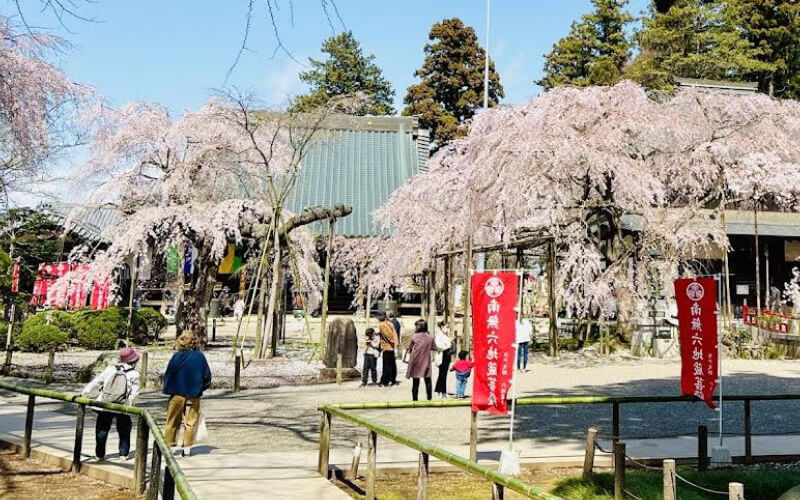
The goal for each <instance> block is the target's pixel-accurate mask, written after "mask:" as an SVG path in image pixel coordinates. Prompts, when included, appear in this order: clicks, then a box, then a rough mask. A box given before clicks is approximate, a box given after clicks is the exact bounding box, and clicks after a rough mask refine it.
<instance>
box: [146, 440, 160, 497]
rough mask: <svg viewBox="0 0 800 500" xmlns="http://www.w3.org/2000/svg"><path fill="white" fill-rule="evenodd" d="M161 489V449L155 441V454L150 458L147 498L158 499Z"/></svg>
mask: <svg viewBox="0 0 800 500" xmlns="http://www.w3.org/2000/svg"><path fill="white" fill-rule="evenodd" d="M159 490H161V449H160V448H159V447H158V445H157V444H156V443H153V456H152V459H151V460H150V485H149V486H148V489H147V500H158V494H159Z"/></svg>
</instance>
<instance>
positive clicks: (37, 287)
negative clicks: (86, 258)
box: [30, 262, 111, 309]
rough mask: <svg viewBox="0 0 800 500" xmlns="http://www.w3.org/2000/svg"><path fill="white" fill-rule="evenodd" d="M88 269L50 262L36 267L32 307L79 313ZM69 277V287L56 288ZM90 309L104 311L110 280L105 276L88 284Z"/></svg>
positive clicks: (84, 304)
mask: <svg viewBox="0 0 800 500" xmlns="http://www.w3.org/2000/svg"><path fill="white" fill-rule="evenodd" d="M88 271H89V266H88V265H87V264H70V263H69V262H54V263H41V264H39V274H38V275H37V276H36V280H35V281H34V283H33V295H32V296H31V301H30V304H31V305H32V306H39V307H41V306H48V307H52V308H54V309H81V308H83V307H86V300H87V297H88V292H89V288H90V287H89V285H88V284H87V283H86V280H87V277H86V276H87V274H88ZM67 274H70V276H72V278H71V279H70V282H69V286H67V287H60V286H59V287H57V286H55V284H56V281H58V280H59V278H62V277H64V276H66V275H67ZM91 289H92V293H91V296H92V301H91V306H92V309H105V308H107V307H108V305H109V304H108V297H109V293H110V289H111V279H110V278H109V277H108V276H105V277H104V278H101V279H99V280H96V281H95V282H94V283H92V286H91Z"/></svg>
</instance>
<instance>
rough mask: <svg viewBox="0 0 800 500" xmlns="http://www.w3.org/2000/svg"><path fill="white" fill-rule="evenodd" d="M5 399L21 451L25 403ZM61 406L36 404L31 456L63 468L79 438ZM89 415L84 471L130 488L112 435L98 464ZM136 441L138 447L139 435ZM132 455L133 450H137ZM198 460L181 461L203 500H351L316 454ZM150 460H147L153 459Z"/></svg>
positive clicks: (6, 420)
mask: <svg viewBox="0 0 800 500" xmlns="http://www.w3.org/2000/svg"><path fill="white" fill-rule="evenodd" d="M2 394H3V398H2V399H0V440H2V441H5V442H7V443H10V444H12V445H21V444H22V436H23V429H24V423H25V403H24V401H25V400H24V398H20V397H14V396H10V393H6V392H3V393H2ZM69 406H71V405H67V404H61V403H46V404H37V406H36V412H35V418H34V427H33V440H32V452H33V453H35V454H36V456H37V457H38V458H43V459H46V460H47V461H49V462H51V463H56V464H58V465H62V466H63V465H65V464H68V463H69V462H70V461H71V459H72V446H73V441H74V432H75V419H74V416H73V414H74V410H72V409H71V408H69ZM91 413H92V412H87V417H88V418H87V420H86V433H85V435H84V443H83V451H84V453H83V454H82V456H83V457H84V462H83V467H82V471H83V472H84V473H86V474H88V475H90V476H92V477H95V478H97V479H102V480H104V481H107V482H110V483H113V484H117V485H120V486H127V487H130V486H131V484H132V480H133V460H129V461H127V462H124V463H117V462H116V461H115V460H114V459H115V458H116V454H115V453H114V450H116V449H117V438H116V435H115V433H114V432H113V430H112V433H111V435H110V437H109V441H108V455H107V457H106V458H107V459H109V460H108V461H106V462H104V463H97V462H96V461H95V460H94V459H93V458H92V450H94V432H93V430H94V417H93V415H91ZM132 434H133V435H132V436H131V440H132V442H133V443H135V442H136V437H135V434H136V429H135V426H134V431H133V433H132ZM132 451H133V450H132ZM197 452H198V454H197V455H194V456H192V457H191V458H188V459H181V460H179V464H180V466H181V468H182V469H183V471H184V473H185V474H186V477H187V479H188V481H189V484H190V485H191V486H192V489H193V490H194V491H195V493H196V494H197V496H198V498H201V499H204V498H208V499H215V500H216V499H236V500H244V499H250V498H252V499H256V498H265V494H266V492H269V495H268V496H269V497H271V498H287V499H303V500H308V499H312V498H313V499H324V500H345V499H349V498H350V497H348V496H347V495H346V494H345V493H344V492H342V491H341V490H339V489H338V488H337V487H335V486H334V485H333V484H332V483H330V482H328V481H326V480H324V479H323V478H322V477H320V476H319V474H318V473H317V472H316V470H315V469H316V460H317V457H316V454H314V453H309V452H306V453H296V454H288V455H287V454H269V453H236V452H232V451H228V450H222V449H218V448H211V447H203V446H200V447H199V448H198V449H197ZM149 456H150V455H149V454H148V459H149Z"/></svg>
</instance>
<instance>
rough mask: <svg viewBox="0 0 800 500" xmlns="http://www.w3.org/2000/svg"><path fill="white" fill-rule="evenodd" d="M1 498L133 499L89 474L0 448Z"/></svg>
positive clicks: (129, 493)
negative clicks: (71, 470)
mask: <svg viewBox="0 0 800 500" xmlns="http://www.w3.org/2000/svg"><path fill="white" fill-rule="evenodd" d="M0 498H2V499H4V500H5V499H17V498H18V499H31V498H42V499H47V498H58V499H59V500H95V499H97V500H100V499H102V500H134V499H136V498H138V497H137V496H136V495H134V494H133V493H131V492H130V491H129V490H126V489H124V488H119V487H117V486H112V485H110V484H107V483H103V482H101V481H97V480H95V479H92V478H90V477H88V476H83V475H79V474H72V473H68V472H64V471H63V470H61V469H59V468H58V467H55V466H52V465H49V464H46V463H44V462H40V461H38V460H35V459H27V460H26V459H24V458H22V457H21V456H19V455H17V454H15V453H13V452H11V451H9V450H2V451H0Z"/></svg>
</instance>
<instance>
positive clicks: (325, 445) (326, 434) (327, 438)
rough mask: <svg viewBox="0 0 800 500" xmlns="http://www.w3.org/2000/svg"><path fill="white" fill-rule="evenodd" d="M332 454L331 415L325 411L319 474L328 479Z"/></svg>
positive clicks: (321, 432)
mask: <svg viewBox="0 0 800 500" xmlns="http://www.w3.org/2000/svg"><path fill="white" fill-rule="evenodd" d="M330 454H331V414H330V413H328V412H326V411H323V412H322V420H321V423H320V429H319V462H318V464H319V469H318V470H319V474H320V475H321V476H322V477H324V478H325V479H328V465H329V463H330Z"/></svg>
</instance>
